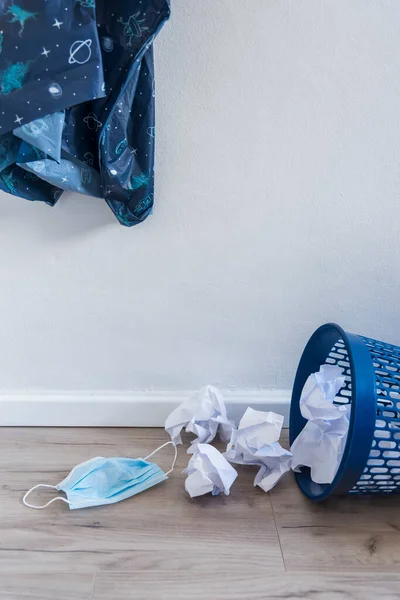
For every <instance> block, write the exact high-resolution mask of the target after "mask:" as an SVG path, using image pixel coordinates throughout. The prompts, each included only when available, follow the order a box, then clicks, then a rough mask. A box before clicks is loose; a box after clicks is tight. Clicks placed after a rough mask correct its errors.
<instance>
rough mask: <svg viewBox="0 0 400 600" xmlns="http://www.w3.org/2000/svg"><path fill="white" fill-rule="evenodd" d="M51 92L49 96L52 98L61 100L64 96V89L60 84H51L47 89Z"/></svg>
mask: <svg viewBox="0 0 400 600" xmlns="http://www.w3.org/2000/svg"><path fill="white" fill-rule="evenodd" d="M47 89H48V90H49V94H50V96H51V97H52V98H55V99H56V100H57V98H61V96H62V88H61V85H59V84H58V83H51V84H50V85H49V87H48V88H47Z"/></svg>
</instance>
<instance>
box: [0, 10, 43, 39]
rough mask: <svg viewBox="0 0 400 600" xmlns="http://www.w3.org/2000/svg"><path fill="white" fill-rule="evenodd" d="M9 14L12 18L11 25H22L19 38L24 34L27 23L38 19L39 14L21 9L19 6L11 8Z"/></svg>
mask: <svg viewBox="0 0 400 600" xmlns="http://www.w3.org/2000/svg"><path fill="white" fill-rule="evenodd" d="M7 13H8V14H9V15H10V16H11V19H10V20H9V21H8V22H9V23H19V24H20V27H21V28H20V30H19V37H22V34H23V32H24V27H25V22H26V21H28V20H29V19H36V16H37V14H38V13H33V12H29V11H28V10H25V9H24V8H21V7H20V6H18V5H17V4H14V5H13V6H10V7H9V9H8V10H7Z"/></svg>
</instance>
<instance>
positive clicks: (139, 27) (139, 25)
mask: <svg viewBox="0 0 400 600" xmlns="http://www.w3.org/2000/svg"><path fill="white" fill-rule="evenodd" d="M141 16H142V15H141V14H140V12H137V13H135V14H134V15H131V16H130V17H128V20H127V21H124V20H123V18H122V17H120V18H119V19H118V20H117V22H118V23H121V25H124V35H125V36H126V37H127V38H128V43H127V46H132V39H133V38H135V37H136V38H141V37H142V35H143V33H144V32H145V31H148V30H149V28H148V27H145V26H144V25H143V23H144V22H145V19H141V18H140V17H141Z"/></svg>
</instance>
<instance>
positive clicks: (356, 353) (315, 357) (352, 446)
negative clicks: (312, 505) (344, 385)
mask: <svg viewBox="0 0 400 600" xmlns="http://www.w3.org/2000/svg"><path fill="white" fill-rule="evenodd" d="M339 339H341V340H343V343H344V345H345V348H346V350H347V354H348V360H349V364H350V370H351V412H350V424H349V432H348V435H347V441H346V446H345V449H344V452H343V457H342V460H341V463H340V466H339V469H338V471H337V473H336V476H335V478H334V480H333V482H332V483H330V484H317V483H315V482H313V481H312V480H311V477H310V469H308V468H305V467H303V468H302V472H300V473H295V476H296V480H297V483H298V485H299V487H300V489H301V490H302V491H303V493H304V494H305V495H306V496H308V497H309V498H310V499H312V500H316V501H321V500H325V499H327V498H328V497H329V496H332V495H342V494H346V493H348V492H349V491H350V490H351V489H352V488H353V487H354V486H355V485H356V483H357V482H358V481H359V479H360V476H361V475H362V473H363V471H364V468H365V465H366V463H367V460H368V457H369V453H370V450H371V444H372V440H373V436H374V430H375V420H376V388H375V371H374V366H373V362H372V357H371V355H370V352H369V350H368V347H367V346H366V344H365V342H364V341H363V339H362V337H360V336H359V335H355V334H353V333H348V332H346V331H345V330H344V329H343V328H342V327H340V326H339V325H337V324H336V323H326V324H325V325H322V326H321V327H319V328H318V329H317V330H316V331H315V332H314V333H313V335H312V336H311V338H310V339H309V341H308V343H307V344H306V346H305V349H304V351H303V354H302V356H301V359H300V362H299V366H298V368H297V372H296V376H295V380H294V385H293V392H292V399H291V407H290V425H289V427H290V430H289V437H290V445H292V444H293V442H294V440H295V439H296V437H297V436H298V435H299V433H300V432H301V430H302V429H303V427H304V425H305V424H306V422H307V421H306V419H304V418H303V416H302V415H301V412H300V396H301V392H302V390H303V387H304V384H305V382H306V380H307V378H308V377H309V376H310V375H311V374H312V373H315V372H317V371H318V370H319V368H320V367H321V366H322V365H323V364H326V359H327V358H328V355H329V353H330V351H331V350H332V348H333V346H334V345H335V343H336V342H337V341H338V340H339Z"/></svg>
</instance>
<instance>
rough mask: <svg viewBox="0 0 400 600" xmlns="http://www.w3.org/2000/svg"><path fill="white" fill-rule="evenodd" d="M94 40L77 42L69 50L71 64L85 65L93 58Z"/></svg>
mask: <svg viewBox="0 0 400 600" xmlns="http://www.w3.org/2000/svg"><path fill="white" fill-rule="evenodd" d="M91 46H92V40H77V41H76V42H74V43H73V44H72V46H71V48H70V49H69V60H68V62H69V64H70V65H73V64H78V65H84V64H85V63H87V62H88V60H90V57H91V56H92V48H91Z"/></svg>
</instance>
